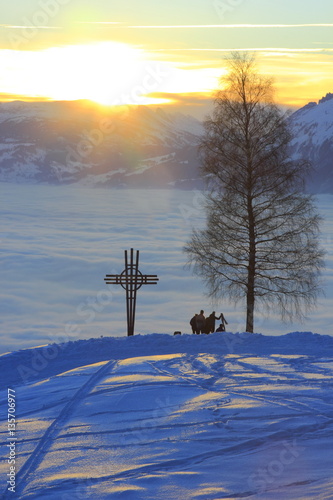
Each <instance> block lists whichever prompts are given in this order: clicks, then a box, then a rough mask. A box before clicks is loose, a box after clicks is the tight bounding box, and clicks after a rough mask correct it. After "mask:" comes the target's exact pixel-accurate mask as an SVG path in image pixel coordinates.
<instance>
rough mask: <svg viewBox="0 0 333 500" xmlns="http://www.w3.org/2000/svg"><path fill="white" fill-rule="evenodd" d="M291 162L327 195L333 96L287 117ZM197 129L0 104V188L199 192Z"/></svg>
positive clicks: (89, 110)
mask: <svg viewBox="0 0 333 500" xmlns="http://www.w3.org/2000/svg"><path fill="white" fill-rule="evenodd" d="M290 123H291V126H292V130H293V135H294V139H293V141H292V144H291V154H292V155H293V157H294V158H305V159H308V160H310V161H311V163H312V165H313V167H314V169H315V171H314V174H313V175H312V177H311V178H310V179H309V180H308V189H309V190H310V191H312V192H315V193H333V168H332V166H333V160H332V158H333V94H327V95H326V97H324V98H322V99H321V100H320V101H319V102H318V104H317V103H315V102H311V103H309V104H307V105H306V106H304V107H303V108H301V109H299V110H298V111H296V112H295V113H293V114H292V115H291V117H290ZM202 133H203V125H202V123H201V122H200V121H199V120H197V119H196V118H194V117H192V116H190V115H184V114H181V113H169V112H165V111H163V110H162V109H161V108H151V107H147V106H129V107H119V108H104V107H102V106H97V105H96V104H94V103H91V102H90V101H68V102H38V103H26V102H20V101H15V102H9V103H2V104H0V137H1V143H0V181H7V182H30V183H47V184H69V183H79V184H81V185H86V186H111V187H152V188H154V187H155V188H165V187H176V188H183V189H193V188H200V187H202V181H201V180H200V175H199V158H198V149H197V145H198V142H199V140H200V136H201V135H202Z"/></svg>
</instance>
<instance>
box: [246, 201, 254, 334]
mask: <svg viewBox="0 0 333 500" xmlns="http://www.w3.org/2000/svg"><path fill="white" fill-rule="evenodd" d="M247 210H248V220H249V263H248V274H247V293H246V331H247V332H249V333H253V324H254V300H255V293H254V277H255V272H256V238H255V221H254V215H253V206H252V198H251V196H248V200H247Z"/></svg>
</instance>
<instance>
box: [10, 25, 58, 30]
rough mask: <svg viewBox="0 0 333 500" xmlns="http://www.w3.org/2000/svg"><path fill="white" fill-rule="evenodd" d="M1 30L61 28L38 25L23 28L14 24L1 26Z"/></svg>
mask: <svg viewBox="0 0 333 500" xmlns="http://www.w3.org/2000/svg"><path fill="white" fill-rule="evenodd" d="M0 28H5V29H11V30H22V29H33V30H34V29H39V30H60V29H62V28H60V27H59V26H38V25H33V26H32V25H29V24H26V25H23V26H16V25H12V24H0Z"/></svg>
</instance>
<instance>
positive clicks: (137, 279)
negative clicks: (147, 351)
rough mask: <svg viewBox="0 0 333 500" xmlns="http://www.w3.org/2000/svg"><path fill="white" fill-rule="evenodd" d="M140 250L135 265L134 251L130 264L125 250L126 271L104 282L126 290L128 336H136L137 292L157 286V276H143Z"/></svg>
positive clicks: (109, 277) (112, 275)
mask: <svg viewBox="0 0 333 500" xmlns="http://www.w3.org/2000/svg"><path fill="white" fill-rule="evenodd" d="M138 266H139V250H137V251H136V259H135V263H134V251H133V248H131V258H130V262H128V254H127V250H125V269H124V270H123V272H122V273H121V274H107V275H106V278H104V281H105V282H106V284H107V285H121V286H122V287H123V288H124V290H126V308H127V335H128V336H130V335H134V321H135V306H136V292H137V291H138V290H139V288H141V287H142V285H156V284H157V282H158V277H157V275H156V274H142V273H141V272H140V271H139V269H138Z"/></svg>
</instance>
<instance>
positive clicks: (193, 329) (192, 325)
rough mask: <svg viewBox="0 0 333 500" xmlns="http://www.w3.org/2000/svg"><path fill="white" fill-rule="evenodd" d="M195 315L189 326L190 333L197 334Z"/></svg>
mask: <svg viewBox="0 0 333 500" xmlns="http://www.w3.org/2000/svg"><path fill="white" fill-rule="evenodd" d="M197 316H198V315H197V314H195V315H194V316H193V318H192V319H191V321H190V325H191V328H192V333H197Z"/></svg>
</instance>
